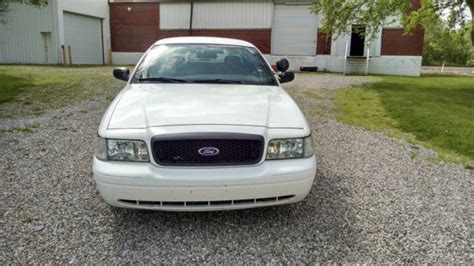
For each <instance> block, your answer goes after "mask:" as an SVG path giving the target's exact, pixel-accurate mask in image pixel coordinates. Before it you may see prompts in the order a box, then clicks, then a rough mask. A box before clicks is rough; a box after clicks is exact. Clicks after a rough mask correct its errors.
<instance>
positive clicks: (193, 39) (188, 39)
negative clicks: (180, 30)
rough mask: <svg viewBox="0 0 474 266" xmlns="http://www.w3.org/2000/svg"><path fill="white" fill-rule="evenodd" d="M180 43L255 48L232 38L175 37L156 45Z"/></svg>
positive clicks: (158, 42)
mask: <svg viewBox="0 0 474 266" xmlns="http://www.w3.org/2000/svg"><path fill="white" fill-rule="evenodd" d="M179 43H188V44H223V45H235V46H245V47H255V46H254V45H253V44H251V43H249V42H246V41H242V40H237V39H230V38H218V37H174V38H166V39H161V40H159V41H157V42H155V44H154V45H159V44H179Z"/></svg>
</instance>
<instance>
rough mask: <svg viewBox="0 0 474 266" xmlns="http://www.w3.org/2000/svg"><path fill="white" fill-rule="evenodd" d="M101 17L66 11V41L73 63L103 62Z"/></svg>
mask: <svg viewBox="0 0 474 266" xmlns="http://www.w3.org/2000/svg"><path fill="white" fill-rule="evenodd" d="M100 24H101V23H100V19H98V18H92V17H87V16H81V15H76V14H71V13H67V12H64V43H65V45H66V47H65V48H66V51H67V46H68V45H70V46H71V55H72V63H73V64H97V65H99V64H102V63H103V61H102V34H101V25H100Z"/></svg>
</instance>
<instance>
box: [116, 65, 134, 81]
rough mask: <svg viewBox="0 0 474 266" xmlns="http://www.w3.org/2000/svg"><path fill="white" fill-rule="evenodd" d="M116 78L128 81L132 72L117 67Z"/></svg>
mask: <svg viewBox="0 0 474 266" xmlns="http://www.w3.org/2000/svg"><path fill="white" fill-rule="evenodd" d="M114 77H115V78H116V79H120V80H124V81H128V79H129V78H130V70H129V69H128V68H126V67H117V68H115V69H114Z"/></svg>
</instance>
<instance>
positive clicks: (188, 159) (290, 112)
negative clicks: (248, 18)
mask: <svg viewBox="0 0 474 266" xmlns="http://www.w3.org/2000/svg"><path fill="white" fill-rule="evenodd" d="M288 66H289V65H288V61H287V60H284V59H283V60H280V61H279V62H278V63H277V68H278V70H279V71H278V72H274V71H273V70H272V67H271V65H270V64H269V63H268V62H267V61H266V59H265V58H264V56H263V55H262V54H261V53H260V52H259V51H258V49H257V48H256V47H255V46H253V45H252V44H250V43H248V42H244V41H240V40H234V39H224V38H209V37H182V38H169V39H163V40H160V41H158V42H156V43H155V44H154V45H152V46H151V48H150V49H149V50H148V51H147V52H146V53H145V54H144V55H143V57H142V58H141V59H140V61H139V62H138V64H137V66H136V67H135V70H134V71H133V72H132V73H131V74H130V72H129V70H128V69H126V68H117V69H115V70H114V76H115V77H116V78H119V79H122V80H125V81H127V85H125V87H124V89H123V90H122V91H121V92H120V93H119V95H118V96H117V97H116V98H115V99H114V101H113V102H112V103H111V104H110V106H109V108H108V109H107V111H106V112H105V114H104V116H103V118H102V121H101V123H100V127H99V130H98V135H99V137H98V141H97V147H96V152H95V156H94V162H93V173H94V178H95V181H96V184H97V188H98V190H99V192H100V194H101V196H102V197H103V198H104V200H105V201H106V202H107V203H109V204H110V205H112V206H116V207H124V208H138V209H153V210H170V211H208V210H224V209H243V208H253V207H263V206H272V205H280V204H287V203H294V202H298V201H301V200H303V199H304V198H305V197H306V196H307V194H308V193H309V191H310V190H311V187H312V185H313V180H314V177H315V173H316V159H315V155H314V150H313V141H312V137H311V129H310V127H309V126H308V123H307V122H306V119H305V118H304V116H303V114H302V112H301V111H300V109H299V108H298V106H297V105H296V103H295V102H294V101H293V100H292V98H291V97H290V96H289V95H288V94H287V93H286V92H285V91H284V90H283V89H282V87H281V86H280V83H283V82H288V81H291V80H293V79H294V74H293V73H291V72H286V70H288Z"/></svg>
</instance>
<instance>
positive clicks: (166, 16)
mask: <svg viewBox="0 0 474 266" xmlns="http://www.w3.org/2000/svg"><path fill="white" fill-rule="evenodd" d="M214 6H215V7H214ZM239 6H240V7H239ZM272 12H273V4H272V2H271V1H261V2H253V1H246V2H244V3H239V4H238V5H237V4H235V3H232V2H228V3H215V2H214V3H213V4H212V5H209V4H208V3H200V2H196V3H194V16H193V30H192V32H191V34H190V32H189V15H190V4H189V3H159V4H158V3H110V31H111V39H112V51H113V52H114V53H113V58H114V60H113V62H114V63H117V64H118V63H119V62H120V63H135V62H136V61H138V60H137V55H138V54H140V53H143V52H145V51H146V50H147V49H148V48H149V47H150V46H151V45H152V44H153V43H154V42H156V41H157V40H160V39H163V38H169V37H181V36H190V35H192V36H213V37H225V38H236V39H242V40H246V41H248V42H251V43H253V44H254V45H255V46H257V47H258V48H259V49H260V50H261V51H262V52H263V53H270V52H271V51H270V49H271V21H272V14H273V13H272ZM242 17H243V18H246V19H242ZM247 17H248V18H247ZM250 18H254V19H253V20H252V19H250ZM239 20H242V21H245V23H247V24H245V23H244V24H245V25H243V26H242V25H241V27H238V26H239V24H238V22H239ZM131 40H133V41H131ZM126 53H130V54H129V55H130V56H129V57H128V58H129V59H127V54H126ZM132 53H133V54H132Z"/></svg>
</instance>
